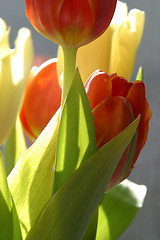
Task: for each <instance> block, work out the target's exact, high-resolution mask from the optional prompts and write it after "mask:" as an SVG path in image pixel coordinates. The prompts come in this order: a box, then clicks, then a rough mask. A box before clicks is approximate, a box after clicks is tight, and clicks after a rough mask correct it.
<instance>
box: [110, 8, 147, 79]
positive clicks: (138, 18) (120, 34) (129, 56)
mask: <svg viewBox="0 0 160 240" xmlns="http://www.w3.org/2000/svg"><path fill="white" fill-rule="evenodd" d="M144 21H145V14H144V12H142V11H140V10H137V9H133V10H131V11H130V12H129V15H128V17H127V18H126V20H125V21H124V22H123V23H122V24H121V25H120V26H117V27H116V28H115V31H114V34H113V37H112V48H111V56H110V66H109V71H108V73H109V74H111V73H114V72H116V73H117V74H118V75H119V76H123V77H124V78H126V79H128V80H129V79H130V77H131V74H132V71H133V67H134V62H135V57H136V52H137V49H138V46H139V43H140V40H141V38H142V34H143V28H144Z"/></svg>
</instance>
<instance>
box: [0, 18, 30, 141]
mask: <svg viewBox="0 0 160 240" xmlns="http://www.w3.org/2000/svg"><path fill="white" fill-rule="evenodd" d="M9 32H10V29H8V28H7V25H6V23H5V22H4V20H3V19H1V18H0V144H2V143H3V141H4V140H5V139H6V137H7V136H8V134H9V133H10V131H11V129H12V127H13V125H14V123H15V121H16V118H17V115H18V112H19V110H20V107H21V103H22V98H23V93H24V88H25V83H26V80H27V76H28V74H29V71H30V69H31V66H32V61H33V46H32V40H31V33H30V31H29V30H28V29H26V28H21V29H20V30H19V32H18V36H17V38H16V41H15V48H14V49H10V45H9Z"/></svg>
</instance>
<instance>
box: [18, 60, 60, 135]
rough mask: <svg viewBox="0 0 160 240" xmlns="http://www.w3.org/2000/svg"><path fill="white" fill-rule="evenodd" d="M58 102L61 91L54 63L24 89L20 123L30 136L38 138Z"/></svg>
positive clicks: (44, 68) (41, 71)
mask: <svg viewBox="0 0 160 240" xmlns="http://www.w3.org/2000/svg"><path fill="white" fill-rule="evenodd" d="M60 101H61V89H60V87H59V84H58V78H57V72H56V62H55V61H54V62H51V63H50V64H48V65H47V66H45V67H43V68H42V69H41V70H40V71H39V72H38V73H37V75H36V76H35V77H34V78H33V79H32V81H31V82H30V83H29V84H28V87H27V88H26V93H25V98H24V102H23V108H22V109H23V110H22V111H23V117H22V118H21V120H22V123H23V120H25V123H24V124H25V126H28V127H29V128H30V130H31V132H32V133H33V134H32V135H34V136H36V137H38V135H39V134H40V132H41V131H42V130H43V128H44V127H45V126H46V125H47V123H48V122H49V120H50V119H51V118H52V116H53V115H54V114H55V112H56V111H57V109H58V108H59V106H60ZM21 115H22V114H21ZM24 116H25V117H24ZM26 130H28V128H27V129H26ZM29 134H30V132H29Z"/></svg>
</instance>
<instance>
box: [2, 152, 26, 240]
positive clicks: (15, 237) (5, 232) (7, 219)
mask: <svg viewBox="0 0 160 240" xmlns="http://www.w3.org/2000/svg"><path fill="white" fill-rule="evenodd" d="M0 177H1V178H0V239H4V240H5V239H7V240H22V235H21V230H20V223H19V219H18V216H17V212H16V208H15V205H14V203H13V200H12V197H11V195H10V192H9V188H8V183H7V176H6V172H5V168H4V165H3V161H2V157H1V153H0Z"/></svg>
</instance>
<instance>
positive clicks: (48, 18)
mask: <svg viewBox="0 0 160 240" xmlns="http://www.w3.org/2000/svg"><path fill="white" fill-rule="evenodd" d="M116 2H117V0H90V1H88V0H76V1H75V0H74V1H73V0H58V1H57V0H48V1H46V0H25V6H26V14H27V17H28V19H29V21H30V22H31V24H32V25H33V27H34V28H35V29H36V30H37V31H38V32H39V33H40V34H42V35H43V36H45V37H46V38H48V39H49V40H51V41H53V42H55V43H57V44H60V45H62V46H66V45H67V46H68V45H69V46H76V47H79V46H82V45H84V44H86V43H88V42H91V41H93V40H94V39H96V38H97V37H99V36H100V35H101V34H102V33H103V32H104V31H105V30H106V29H107V27H108V26H109V23H110V21H111V19H112V17H113V13H114V10H115V6H116Z"/></svg>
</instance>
